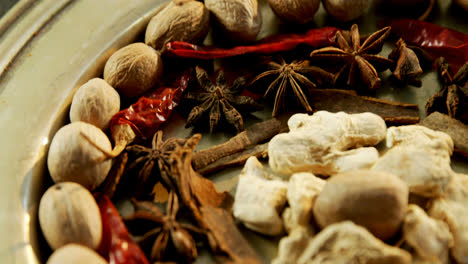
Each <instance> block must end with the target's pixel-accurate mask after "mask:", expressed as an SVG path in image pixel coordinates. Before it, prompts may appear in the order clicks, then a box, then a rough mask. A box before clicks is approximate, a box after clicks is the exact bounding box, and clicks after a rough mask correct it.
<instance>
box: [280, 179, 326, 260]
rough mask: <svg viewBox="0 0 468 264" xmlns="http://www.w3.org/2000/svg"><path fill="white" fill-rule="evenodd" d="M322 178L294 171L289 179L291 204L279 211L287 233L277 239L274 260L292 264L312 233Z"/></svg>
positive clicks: (288, 194)
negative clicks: (315, 206) (276, 251)
mask: <svg viewBox="0 0 468 264" xmlns="http://www.w3.org/2000/svg"><path fill="white" fill-rule="evenodd" d="M325 182H326V181H325V180H322V179H320V178H318V177H316V176H315V175H313V174H312V173H307V172H300V173H295V174H293V175H292V176H291V178H290V179H289V185H288V192H287V198H288V203H289V206H290V207H288V208H286V209H285V210H284V212H283V215H282V216H283V223H284V226H285V228H286V231H287V232H288V236H285V237H283V238H282V239H281V240H280V242H279V245H278V256H277V257H276V258H275V259H274V260H273V262H272V263H273V264H295V263H296V262H297V259H298V258H299V257H300V255H301V254H302V252H303V251H304V249H305V247H306V246H307V244H308V241H309V239H310V238H311V237H312V236H313V235H314V227H313V226H312V224H311V222H312V217H313V212H312V209H313V207H314V202H315V199H316V198H317V196H318V194H319V193H320V192H321V190H322V188H323V186H325Z"/></svg>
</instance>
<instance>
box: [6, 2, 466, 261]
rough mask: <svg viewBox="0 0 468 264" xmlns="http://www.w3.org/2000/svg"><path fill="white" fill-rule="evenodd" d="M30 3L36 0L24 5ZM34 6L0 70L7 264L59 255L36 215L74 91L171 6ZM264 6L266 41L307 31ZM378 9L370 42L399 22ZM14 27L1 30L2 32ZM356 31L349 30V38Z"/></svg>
mask: <svg viewBox="0 0 468 264" xmlns="http://www.w3.org/2000/svg"><path fill="white" fill-rule="evenodd" d="M25 2H28V1H20V2H19V3H23V4H24V3H25ZM29 2H31V1H29ZM32 2H34V3H33V4H31V5H29V6H28V7H27V8H26V9H25V10H24V12H22V13H21V14H19V15H18V17H15V19H14V21H12V22H11V21H10V23H9V24H8V26H7V27H5V30H4V31H3V33H0V43H2V45H1V47H0V51H2V52H1V53H0V62H2V61H3V62H5V61H6V62H7V63H6V65H5V66H4V67H7V68H8V69H7V70H6V71H4V72H2V74H1V75H0V126H1V129H0V131H1V135H2V136H1V137H0V146H1V150H0V171H1V176H0V195H1V196H2V198H3V199H1V200H0V234H2V237H3V238H4V239H2V241H0V263H41V262H44V261H45V258H46V256H47V254H49V250H48V249H47V246H45V241H44V240H43V239H42V238H41V236H40V232H39V228H38V222H37V216H36V215H37V206H38V202H39V199H40V196H41V194H42V193H43V192H44V191H45V189H46V187H47V186H48V185H49V184H50V183H51V182H50V181H51V180H50V179H49V176H48V175H47V172H46V166H45V157H46V155H47V148H48V145H49V142H50V139H51V138H52V136H53V135H54V133H55V132H56V130H57V129H58V128H59V127H60V126H62V125H63V124H64V123H65V122H66V120H67V116H68V113H67V112H68V107H69V104H70V98H71V96H72V94H73V91H74V90H75V89H76V88H77V87H78V86H79V85H81V84H83V83H84V82H86V81H87V80H88V79H90V78H92V77H94V76H99V75H100V74H101V73H102V69H103V66H104V63H105V61H106V59H107V58H108V57H109V54H111V53H112V52H113V51H115V50H116V49H117V48H119V47H122V46H124V45H126V44H128V43H130V42H133V41H135V40H141V32H142V31H143V30H144V29H145V26H146V24H147V22H148V20H149V19H150V18H151V16H152V15H153V14H154V12H155V11H156V10H157V8H158V6H159V5H160V4H161V3H162V2H164V1H162V0H138V1H127V0H100V1H95V0H80V1H72V2H71V3H69V2H70V1H54V0H42V1H32ZM259 2H260V3H261V6H262V11H263V27H262V31H261V33H260V36H259V37H260V38H261V37H264V36H267V35H270V34H272V33H274V32H279V31H281V32H284V31H290V30H292V29H294V30H298V29H301V28H300V27H299V28H298V27H296V26H289V25H285V24H282V23H281V22H280V21H279V20H278V19H277V18H276V17H275V16H274V14H273V13H272V12H271V10H270V9H269V7H268V4H267V1H266V0H260V1H259ZM377 5H378V2H376V3H375V6H377ZM375 6H374V7H372V8H371V9H370V10H369V11H368V13H367V14H366V15H365V16H363V17H361V18H360V19H358V20H357V21H355V22H356V23H358V24H359V26H360V29H361V33H362V34H366V33H371V32H373V31H374V30H376V29H377V25H376V21H377V20H378V19H381V18H384V17H386V16H392V15H391V14H388V13H387V14H386V13H384V12H383V11H384V10H378V8H376V7H375ZM47 10H49V11H48V12H46V11H47ZM50 10H53V11H50ZM44 12H46V13H47V16H45V15H46V14H45V13H44ZM466 15H467V13H464V12H463V11H461V10H460V8H459V7H456V6H454V5H452V4H451V1H445V0H439V1H438V7H437V10H436V12H435V15H434V17H433V18H431V20H430V21H431V22H435V23H437V24H440V25H443V26H447V27H450V28H454V29H457V30H460V31H463V32H465V33H468V26H467V24H468V23H466ZM7 16H8V14H7ZM0 22H2V23H3V22H4V21H3V20H2V21H0ZM4 25H5V24H1V23H0V28H1V27H2V26H4ZM324 25H336V24H335V22H333V21H332V20H331V19H330V18H329V17H328V16H327V15H326V13H325V11H324V9H323V7H321V8H320V10H319V12H318V13H317V15H316V18H315V20H314V22H313V23H312V24H309V25H307V26H309V27H321V26H324ZM350 25H351V24H350V23H348V24H346V25H343V24H340V25H339V26H340V27H342V28H344V29H347V28H349V27H350ZM303 28H304V27H303ZM32 29H33V30H32ZM6 44H8V45H9V46H8V47H11V48H7V46H6ZM391 49H392V46H391V45H386V46H385V49H384V51H383V54H384V55H387V54H388V53H389V52H390V50H391ZM13 51H14V52H13ZM13 58H14V59H13ZM2 70H3V69H2ZM388 75H389V72H385V73H384V74H383V78H384V79H385V78H387V77H388ZM438 89H439V84H438V80H437V75H436V74H435V73H432V72H431V73H426V74H424V76H423V87H422V88H415V87H403V88H396V87H392V86H390V84H389V83H387V84H386V85H385V86H384V87H382V89H381V90H380V91H379V92H378V94H377V96H378V97H380V98H385V99H391V100H398V101H404V102H413V103H417V104H418V105H419V106H420V107H423V106H424V103H425V101H426V100H427V99H428V98H429V97H430V96H431V95H432V94H433V93H434V92H435V91H437V90H438ZM421 109H423V108H421ZM256 116H257V117H258V118H260V119H265V118H267V115H266V114H265V113H256ZM183 122H184V120H183V119H181V118H180V117H177V116H174V117H172V118H171V120H170V123H168V124H167V125H165V126H164V129H165V131H166V135H170V136H181V137H185V136H187V135H189V134H190V133H191V131H190V130H187V129H183V128H182V127H183ZM228 136H229V135H225V134H222V133H220V134H216V135H212V136H208V135H206V136H204V138H203V140H202V142H201V143H200V145H199V148H205V147H207V146H209V145H212V144H217V143H221V142H223V141H224V140H226V139H227V137H228ZM465 162H466V161H465V160H460V159H458V158H455V159H454V162H453V164H454V166H453V167H454V169H455V170H456V171H459V172H466V171H468V166H466V164H465ZM238 173H239V169H231V170H227V171H223V172H222V173H219V174H217V175H214V176H213V178H212V179H213V180H214V181H215V182H216V184H217V186H218V188H219V189H220V190H230V191H234V189H235V185H236V183H237V176H238ZM242 230H243V231H244V234H245V235H246V237H247V238H248V239H249V240H250V241H251V243H252V245H253V246H254V248H255V249H256V250H257V251H258V252H259V253H260V254H261V255H262V256H263V257H264V259H265V261H266V262H269V261H270V260H271V259H272V258H274V257H275V255H276V245H277V242H278V238H269V237H265V236H261V235H257V234H254V233H253V232H250V231H247V230H244V229H242ZM199 262H210V259H209V258H208V257H207V256H205V257H204V258H203V259H201V260H199Z"/></svg>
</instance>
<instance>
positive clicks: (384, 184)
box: [313, 170, 408, 240]
mask: <svg viewBox="0 0 468 264" xmlns="http://www.w3.org/2000/svg"><path fill="white" fill-rule="evenodd" d="M407 206H408V186H407V185H406V184H405V182H403V181H402V180H401V179H400V178H398V177H397V176H395V175H392V174H389V173H384V172H378V171H369V170H360V171H349V172H345V173H340V174H336V175H334V176H332V177H331V178H330V179H329V180H328V181H327V183H326V184H325V186H324V187H323V189H322V191H321V192H320V194H319V195H318V197H317V200H315V204H314V209H313V211H314V217H315V220H316V221H317V224H318V225H319V226H320V227H322V228H325V227H326V226H329V225H331V224H334V223H338V222H341V221H345V220H351V221H353V222H354V223H356V224H358V225H361V226H364V227H366V228H367V229H368V230H369V231H370V232H371V233H372V234H373V235H375V236H376V237H378V238H380V239H382V240H385V239H389V238H391V237H393V236H394V235H395V234H396V233H397V232H398V230H400V227H401V224H402V223H403V220H404V218H405V214H406V209H407Z"/></svg>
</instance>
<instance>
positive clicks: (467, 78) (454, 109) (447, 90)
mask: <svg viewBox="0 0 468 264" xmlns="http://www.w3.org/2000/svg"><path fill="white" fill-rule="evenodd" d="M436 65H437V70H438V72H439V75H440V77H441V79H442V83H443V88H442V90H440V91H439V92H437V93H436V94H434V95H433V96H432V97H431V98H429V100H428V101H427V103H426V113H427V115H429V114H431V113H432V112H440V113H444V114H448V115H449V116H450V117H452V118H455V119H458V120H460V121H462V122H464V123H468V62H467V63H465V64H464V65H463V66H462V67H461V68H460V70H458V72H457V74H455V76H454V75H453V74H452V73H451V71H450V66H449V64H448V63H447V61H446V60H445V59H444V58H442V57H441V58H438V59H437V60H436Z"/></svg>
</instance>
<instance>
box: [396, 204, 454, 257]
mask: <svg viewBox="0 0 468 264" xmlns="http://www.w3.org/2000/svg"><path fill="white" fill-rule="evenodd" d="M403 238H404V239H405V241H406V242H407V243H408V244H409V245H410V246H411V247H412V248H414V250H415V251H416V253H417V255H418V256H419V258H422V259H425V260H427V261H430V262H431V263H444V264H445V263H449V248H451V247H452V246H453V236H452V234H451V233H450V230H449V227H448V225H447V224H446V223H444V222H442V221H440V220H436V219H432V218H430V217H429V216H428V215H427V214H426V212H424V210H423V209H421V208H420V207H419V206H417V205H414V204H410V205H409V206H408V213H407V215H406V217H405V220H404V222H403Z"/></svg>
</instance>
